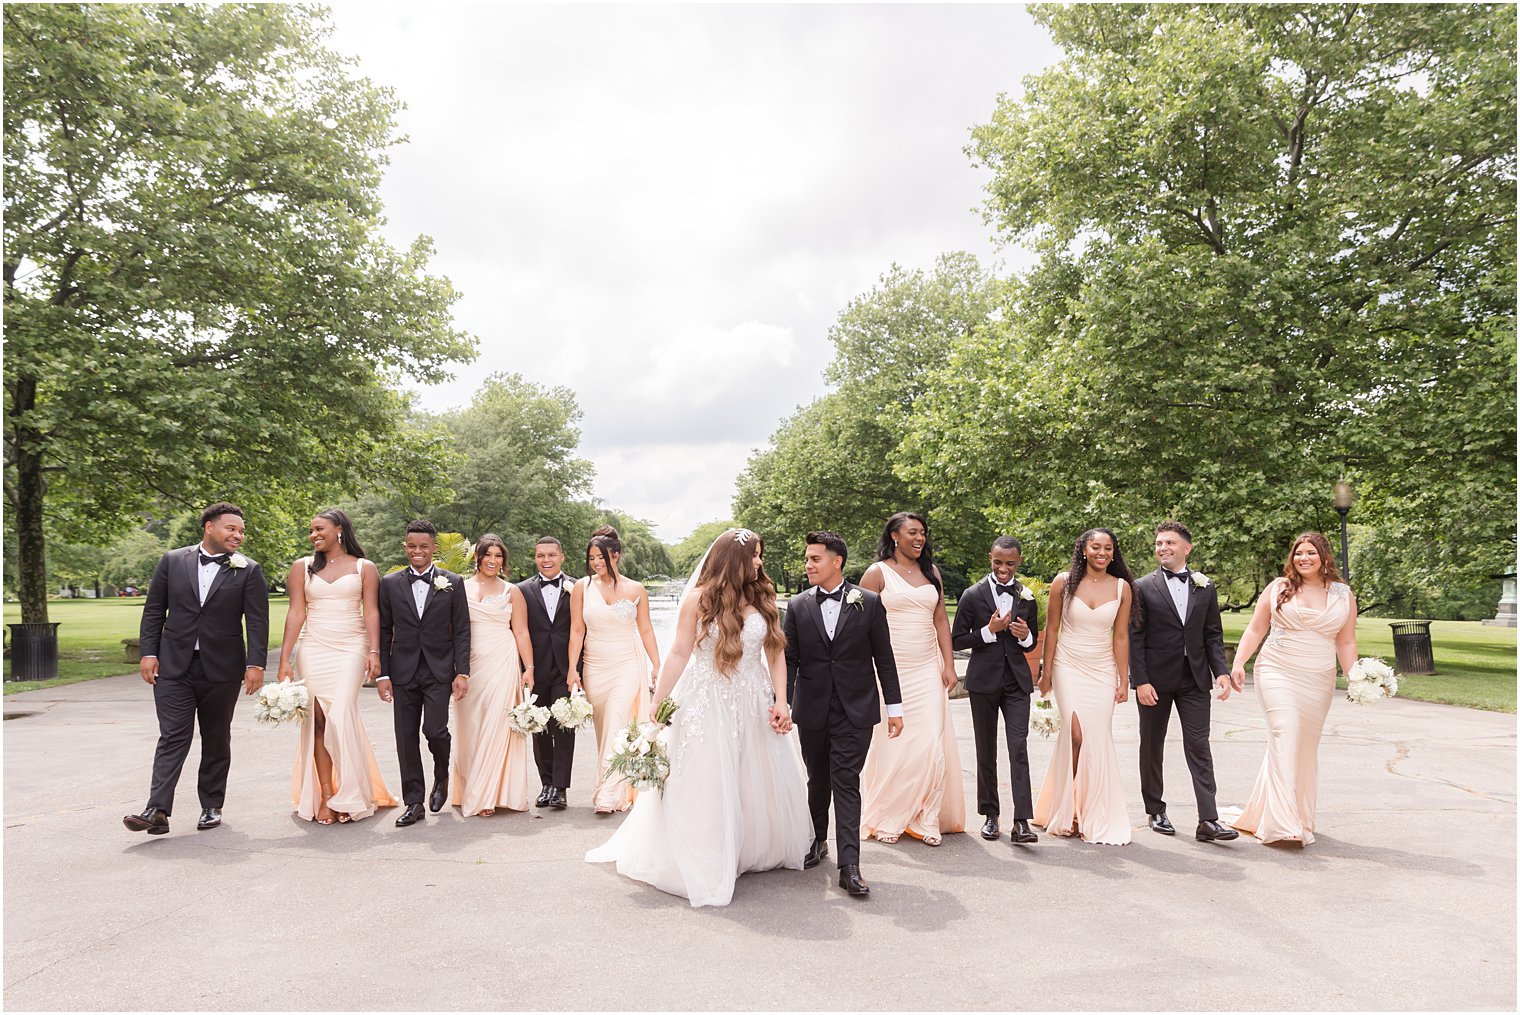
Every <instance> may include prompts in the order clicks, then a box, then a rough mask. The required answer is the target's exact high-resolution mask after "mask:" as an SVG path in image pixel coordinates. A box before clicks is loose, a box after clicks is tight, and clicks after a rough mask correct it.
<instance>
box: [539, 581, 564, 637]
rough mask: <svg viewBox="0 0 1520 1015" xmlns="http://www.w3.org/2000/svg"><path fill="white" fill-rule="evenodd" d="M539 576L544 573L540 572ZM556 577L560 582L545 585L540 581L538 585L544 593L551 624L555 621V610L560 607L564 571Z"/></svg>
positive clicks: (545, 605) (545, 606)
mask: <svg viewBox="0 0 1520 1015" xmlns="http://www.w3.org/2000/svg"><path fill="white" fill-rule="evenodd" d="M539 577H540V578H542V577H543V575H542V574H540V575H539ZM554 577H555V578H556V579H558V582H556V584H553V585H544V584H543V583H540V584H539V586H538V591H539V592H540V593H542V594H543V597H544V609H546V610H548V611H549V623H551V624H552V623H554V613H555V611H556V610H558V609H559V594H560V583H561V582H563V581H564V578H565V575H564V573H563V572H561V573H560V574H557V575H555V576H554Z"/></svg>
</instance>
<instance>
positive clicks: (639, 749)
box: [607, 698, 680, 794]
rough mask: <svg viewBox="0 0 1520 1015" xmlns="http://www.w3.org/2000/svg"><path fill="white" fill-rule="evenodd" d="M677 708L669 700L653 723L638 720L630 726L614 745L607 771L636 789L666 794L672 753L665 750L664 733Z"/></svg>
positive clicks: (656, 710) (661, 704)
mask: <svg viewBox="0 0 1520 1015" xmlns="http://www.w3.org/2000/svg"><path fill="white" fill-rule="evenodd" d="M678 708H680V706H679V705H677V704H676V703H675V702H674V701H671V700H670V699H669V698H666V699H665V700H664V701H662V702H660V704H659V706H658V707H657V708H656V709H655V710H654V718H653V719H652V720H649V721H646V722H639V721H638V720H637V719H635V720H634V721H633V722H631V723H629V724H628V728H627V729H625V730H623V731H622V732H620V733H619V734H618V735H617V739H616V740H614V741H613V743H612V757H610V758H608V759H607V770H608V771H610V772H616V773H617V774H618V775H621V776H622V777H623V778H625V779H627V780H628V781H629V782H630V783H632V784H633V788H634V789H653V790H658V791H659V792H660V793H662V794H663V793H664V792H665V780H666V779H667V778H668V777H669V776H670V754H669V752H668V751H666V749H665V739H664V737H663V736H662V734H663V733H664V732H665V727H666V726H669V725H670V720H671V717H672V716H674V715H675V714H676V709H678Z"/></svg>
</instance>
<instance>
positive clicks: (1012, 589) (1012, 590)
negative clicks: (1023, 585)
mask: <svg viewBox="0 0 1520 1015" xmlns="http://www.w3.org/2000/svg"><path fill="white" fill-rule="evenodd" d="M992 587H993V588H994V589H996V590H997V591H999V592H1006V593H1008V594H1009V595H1010V596H1013V597H1014V598H1018V595H1019V586H1018V583H1017V582H1009V583H1008V584H1007V585H999V584H998V583H997V582H993V583H992Z"/></svg>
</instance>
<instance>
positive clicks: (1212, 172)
mask: <svg viewBox="0 0 1520 1015" xmlns="http://www.w3.org/2000/svg"><path fill="white" fill-rule="evenodd" d="M1033 14H1034V16H1035V18H1036V19H1037V20H1038V21H1039V22H1040V23H1042V24H1043V25H1045V26H1046V27H1047V28H1048V29H1049V30H1050V32H1051V35H1052V38H1053V39H1054V40H1055V42H1056V43H1057V44H1058V45H1059V46H1060V47H1061V48H1062V49H1063V51H1064V54H1065V55H1064V57H1063V59H1062V60H1061V62H1060V63H1059V64H1057V65H1056V66H1054V67H1053V68H1051V69H1049V70H1047V71H1045V72H1043V73H1041V74H1038V75H1035V76H1033V77H1031V78H1029V79H1027V80H1026V82H1025V85H1026V87H1025V89H1024V92H1023V94H1022V96H1021V97H1019V98H1007V97H1005V98H1003V99H1002V100H1001V101H1000V102H999V105H998V107H997V110H996V112H995V114H994V116H993V118H992V120H991V121H990V122H989V123H987V124H984V125H982V126H980V127H978V128H977V129H976V130H975V131H974V132H973V141H972V144H971V146H970V149H969V152H970V154H971V155H972V157H973V158H974V159H975V160H976V161H977V162H979V163H980V164H981V165H983V166H985V167H986V168H988V169H989V170H990V171H991V174H992V176H991V181H990V183H989V184H988V199H987V205H986V211H987V216H988V219H989V221H990V222H991V223H992V224H993V225H995V226H996V227H997V229H998V230H999V231H1000V233H1001V234H1002V235H1003V236H1004V237H1005V238H1006V239H1010V240H1015V241H1020V242H1024V243H1027V244H1030V245H1031V246H1032V247H1033V248H1034V250H1035V251H1036V252H1037V254H1038V256H1039V258H1040V260H1039V263H1038V265H1037V266H1036V267H1035V268H1034V269H1033V270H1031V271H1029V272H1027V273H1025V274H1024V275H1023V276H1022V277H1020V278H1018V279H1017V280H1015V282H1014V284H1012V285H1011V286H1010V288H1009V291H1008V293H1007V297H1006V303H1005V306H1004V308H1003V311H1002V313H1001V314H999V315H998V316H999V321H998V323H997V324H996V325H995V326H994V327H989V328H988V329H986V330H985V331H983V332H978V333H976V334H973V336H972V337H971V338H970V339H969V340H967V341H966V342H963V343H961V344H959V345H958V346H957V347H956V349H955V350H954V353H953V354H952V355H951V356H950V357H949V359H948V362H947V364H946V366H945V367H944V368H943V369H941V370H939V371H936V373H935V375H934V376H933V377H932V378H931V379H930V381H929V383H928V384H927V385H926V388H925V393H924V395H923V396H922V397H921V398H919V399H917V400H916V401H915V403H914V405H913V410H912V422H911V424H910V427H909V433H908V435H907V437H906V439H905V440H904V441H903V442H902V443H901V444H900V445H899V448H900V450H899V457H898V461H899V465H900V466H901V468H902V470H903V474H904V475H905V476H906V477H907V478H908V479H909V480H910V481H911V482H914V483H917V484H919V485H921V486H924V487H933V488H935V489H938V490H940V491H941V492H942V495H943V496H944V497H945V498H946V499H947V500H949V501H951V502H955V503H959V504H961V505H963V506H964V507H965V508H966V509H967V510H980V511H982V512H983V513H984V514H985V515H986V516H987V517H989V518H990V519H992V520H994V521H996V522H999V523H1000V524H1002V525H1005V526H1007V527H1009V528H1012V529H1015V530H1018V531H1019V532H1020V533H1021V534H1023V535H1027V536H1029V537H1030V539H1029V541H1028V542H1027V543H1026V546H1027V547H1028V548H1029V550H1028V554H1027V556H1028V559H1029V562H1028V564H1027V565H1026V566H1027V567H1028V569H1029V570H1031V571H1032V572H1034V573H1041V572H1045V573H1048V572H1050V571H1052V570H1054V569H1057V568H1059V567H1060V566H1062V564H1063V562H1064V559H1065V558H1066V557H1067V555H1068V554H1069V552H1070V549H1069V548H1070V546H1071V541H1072V539H1073V538H1074V537H1075V535H1076V534H1077V533H1078V532H1079V531H1080V530H1082V529H1083V528H1086V527H1087V526H1089V525H1094V524H1107V525H1110V526H1111V527H1113V528H1115V529H1116V530H1117V531H1118V532H1119V534H1120V536H1121V540H1122V541H1123V542H1124V544H1125V546H1126V547H1127V548H1131V553H1132V554H1133V553H1134V549H1133V548H1135V547H1139V548H1144V547H1146V546H1148V545H1149V541H1150V525H1151V523H1153V522H1154V521H1156V520H1158V519H1160V518H1163V517H1168V516H1171V517H1179V518H1182V519H1184V520H1186V521H1187V522H1188V524H1189V525H1190V526H1191V527H1192V528H1193V529H1194V531H1195V534H1197V535H1198V537H1199V538H1198V543H1197V547H1198V549H1197V551H1195V556H1197V558H1198V561H1199V563H1200V565H1201V566H1203V567H1205V568H1208V569H1210V570H1211V571H1215V572H1218V574H1219V577H1220V578H1221V579H1222V580H1224V581H1225V582H1226V584H1227V587H1228V588H1229V591H1230V593H1231V595H1233V596H1238V597H1241V598H1244V599H1249V598H1251V597H1252V596H1253V595H1254V594H1255V592H1256V591H1258V590H1259V589H1260V587H1261V585H1262V584H1263V583H1264V581H1265V580H1267V579H1268V578H1270V577H1271V576H1272V575H1273V574H1274V573H1276V571H1277V570H1278V568H1279V567H1280V566H1281V558H1282V556H1283V554H1284V553H1285V552H1286V547H1287V542H1288V541H1289V539H1290V538H1291V536H1292V535H1293V533H1295V532H1296V531H1298V530H1301V529H1304V528H1321V529H1324V530H1327V531H1328V530H1330V529H1331V528H1332V527H1333V526H1334V525H1335V523H1336V518H1335V515H1334V513H1333V511H1332V510H1331V505H1330V488H1331V485H1332V483H1333V482H1334V481H1335V480H1336V479H1337V478H1340V477H1342V476H1345V477H1347V478H1350V479H1352V480H1353V481H1354V482H1355V483H1356V485H1357V487H1358V489H1359V491H1360V492H1361V500H1360V502H1359V504H1358V512H1359V513H1360V514H1361V516H1362V518H1361V520H1365V521H1370V522H1374V523H1377V524H1380V525H1395V524H1396V531H1400V532H1402V533H1404V534H1405V535H1406V537H1407V538H1409V539H1410V540H1412V541H1413V547H1411V549H1413V548H1414V547H1418V548H1419V550H1418V552H1421V553H1428V554H1429V556H1430V559H1431V566H1432V572H1431V573H1432V575H1433V576H1435V579H1436V580H1437V581H1455V580H1459V577H1460V576H1462V575H1469V576H1470V575H1473V574H1486V573H1492V572H1494V571H1497V570H1498V568H1499V566H1500V564H1501V563H1502V562H1503V561H1504V560H1506V559H1513V557H1514V535H1513V523H1514V516H1515V484H1514V479H1515V472H1514V445H1515V397H1514V363H1515V360H1514V329H1515V321H1514V286H1515V276H1514V255H1515V199H1514V193H1515V191H1514V187H1515V182H1514V181H1515V175H1514V173H1515V123H1516V120H1515V114H1516V103H1515V13H1514V9H1513V8H1512V7H1508V6H1499V5H1486V4H1463V5H1449V6H1444V5H1420V6H1415V5H1340V4H1335V5H1332V4H1317V5H1195V4H1179V5H1159V4H1158V5H1124V6H1090V5H1081V6H1067V7H1055V6H1038V7H1035V8H1033Z"/></svg>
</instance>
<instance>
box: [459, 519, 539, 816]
mask: <svg viewBox="0 0 1520 1015" xmlns="http://www.w3.org/2000/svg"><path fill="white" fill-rule="evenodd" d="M506 569H507V545H506V544H505V543H504V542H502V540H501V537H500V536H498V535H495V534H493V533H486V534H485V535H484V536H481V537H480V539H479V540H477V541H476V543H475V574H474V575H473V576H472V577H470V578H468V579H467V580H466V581H465V583H464V588H465V599H466V600H467V601H468V603H469V607H470V686H469V691H468V692H467V693H466V694H465V696H464V697H463V698H460V699H459V700H458V701H456V702H455V703H454V750H455V752H456V755H455V756H456V761H455V763H454V783H453V790H452V795H451V798H450V801H449V802H450V803H451V804H452V805H453V806H455V807H458V808H459V809H460V811H461V812H462V813H463V814H464V815H465V816H466V817H469V816H471V815H475V814H479V815H481V816H490V815H492V814H495V813H496V808H498V807H505V808H507V809H508V810H511V811H525V810H527V809H528V805H529V803H530V802H531V801H532V798H533V793H532V780H531V778H530V770H531V769H532V767H533V766H532V763H531V761H530V759H529V754H531V753H532V744H530V743H529V738H527V737H524V736H521V735H519V734H516V733H513V732H512V730H511V728H510V727H509V726H508V725H507V713H508V712H510V711H511V710H512V709H513V708H515V707H516V706H517V705H518V704H519V703H521V702H522V700H523V696H524V695H525V694H526V693H527V689H528V688H529V687H531V686H532V683H533V646H532V645H531V644H530V643H529V641H528V616H527V609H526V607H525V606H524V605H523V603H522V593H521V592H519V591H518V589H517V587H516V586H514V585H512V584H510V583H508V582H507V581H506V580H505V579H504V577H503V572H505V571H506ZM520 659H526V660H528V667H527V670H526V671H524V669H523V668H522V665H521V664H520V663H519V661H518V660H520ZM538 704H540V705H544V706H546V707H547V706H548V705H551V704H553V703H552V702H548V701H540V702H538Z"/></svg>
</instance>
